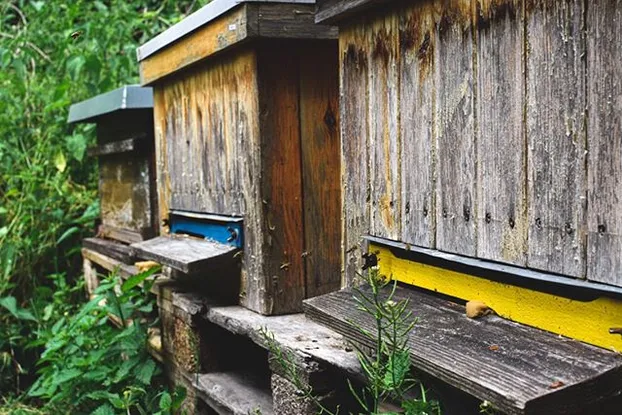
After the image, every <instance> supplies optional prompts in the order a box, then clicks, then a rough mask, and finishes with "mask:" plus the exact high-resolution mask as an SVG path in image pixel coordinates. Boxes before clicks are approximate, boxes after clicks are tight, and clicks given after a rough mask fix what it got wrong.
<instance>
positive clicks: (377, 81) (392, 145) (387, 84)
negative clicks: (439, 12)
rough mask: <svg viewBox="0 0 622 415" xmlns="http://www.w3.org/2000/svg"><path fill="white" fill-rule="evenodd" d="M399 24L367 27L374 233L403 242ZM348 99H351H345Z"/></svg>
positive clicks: (392, 20) (380, 21)
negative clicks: (399, 107) (401, 238)
mask: <svg viewBox="0 0 622 415" xmlns="http://www.w3.org/2000/svg"><path fill="white" fill-rule="evenodd" d="M397 25H398V22H397V18H396V16H395V15H394V14H390V15H388V16H386V17H379V18H376V19H374V20H373V21H372V22H371V23H370V24H369V26H367V36H369V37H368V43H367V45H366V49H367V51H368V54H369V57H368V60H369V84H368V88H369V92H368V96H369V101H368V104H369V110H368V117H369V120H368V122H369V151H370V152H371V158H370V173H369V174H370V184H371V188H370V191H371V194H370V199H371V210H372V213H371V224H370V229H371V233H372V234H374V235H377V236H381V237H384V238H389V239H400V236H401V233H400V225H401V223H400V213H401V200H400V194H401V191H400V145H399V143H400V137H399V111H398V100H399V91H400V90H399V88H398V86H397V82H398V76H399V75H398V70H399V68H398V60H399V54H398V27H397ZM345 99H348V97H346V98H345Z"/></svg>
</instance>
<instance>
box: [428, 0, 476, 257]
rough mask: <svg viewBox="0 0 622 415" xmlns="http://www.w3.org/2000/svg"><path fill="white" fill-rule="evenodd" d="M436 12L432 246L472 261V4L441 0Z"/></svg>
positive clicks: (473, 187)
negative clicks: (459, 254) (438, 12)
mask: <svg viewBox="0 0 622 415" xmlns="http://www.w3.org/2000/svg"><path fill="white" fill-rule="evenodd" d="M439 10H440V11H441V15H440V16H439V21H438V22H437V27H438V29H437V32H436V36H437V39H436V40H435V44H436V46H437V47H436V52H437V55H436V57H437V62H436V66H435V85H436V98H435V99H436V120H435V125H436V128H437V131H436V134H437V146H436V147H437V148H436V154H437V160H438V162H437V167H436V177H437V182H436V184H437V196H436V218H437V220H436V223H437V230H436V246H437V248H438V249H440V250H442V251H449V252H459V253H461V254H464V255H470V256H474V255H475V253H476V240H477V237H476V229H475V221H474V220H473V217H474V216H475V215H476V192H475V189H476V182H475V179H476V172H475V161H476V156H475V151H476V149H475V132H474V128H475V126H474V125H475V124H474V112H475V110H474V95H475V92H474V86H473V36H472V9H471V2H470V1H468V0H459V1H449V0H442V1H440V3H439ZM467 218H468V219H469V220H468V221H467V220H466V219H467Z"/></svg>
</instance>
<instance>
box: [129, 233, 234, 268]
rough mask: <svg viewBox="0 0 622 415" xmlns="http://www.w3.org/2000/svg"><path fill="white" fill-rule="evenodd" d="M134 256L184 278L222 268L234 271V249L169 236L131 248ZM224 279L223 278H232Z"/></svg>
mask: <svg viewBox="0 0 622 415" xmlns="http://www.w3.org/2000/svg"><path fill="white" fill-rule="evenodd" d="M131 247H132V251H133V252H134V256H136V257H138V258H143V259H148V260H152V261H156V262H158V263H160V264H162V265H168V266H170V267H172V268H174V269H176V270H179V271H182V272H184V273H186V274H192V273H197V272H201V271H205V270H208V269H210V268H215V267H219V266H221V265H223V264H231V266H232V268H233V264H234V262H235V261H234V255H235V253H236V252H237V251H238V249H237V248H236V247H233V246H229V245H224V244H220V243H217V242H210V241H206V240H202V239H197V238H192V237H187V236H178V235H168V236H159V237H157V238H153V239H150V240H148V241H144V242H139V243H135V244H132V245H131ZM235 277H236V275H235V274H234V273H233V272H232V275H226V273H225V272H223V275H222V278H225V279H226V278H235Z"/></svg>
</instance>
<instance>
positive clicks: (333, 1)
mask: <svg viewBox="0 0 622 415" xmlns="http://www.w3.org/2000/svg"><path fill="white" fill-rule="evenodd" d="M390 1H392V0H319V1H317V9H316V12H315V23H324V24H333V23H335V22H338V21H340V20H344V19H346V18H347V17H350V16H353V15H355V14H357V13H361V12H363V11H366V10H369V9H371V8H374V7H378V6H381V5H383V4H386V3H389V2H390Z"/></svg>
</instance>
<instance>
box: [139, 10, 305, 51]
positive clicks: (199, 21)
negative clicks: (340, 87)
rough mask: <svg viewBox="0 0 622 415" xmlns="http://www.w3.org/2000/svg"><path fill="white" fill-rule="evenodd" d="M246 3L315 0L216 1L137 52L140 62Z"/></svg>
mask: <svg viewBox="0 0 622 415" xmlns="http://www.w3.org/2000/svg"><path fill="white" fill-rule="evenodd" d="M244 3H289V4H315V0H214V1H211V2H210V3H208V4H207V5H205V6H203V7H202V8H200V9H199V10H197V11H196V12H194V13H192V14H191V15H190V16H188V17H186V18H185V19H183V20H182V21H181V22H179V23H177V24H176V25H174V26H171V27H170V28H168V29H167V30H165V31H164V32H162V33H160V34H159V35H157V36H156V37H154V38H153V39H151V40H149V41H148V42H147V43H145V44H144V45H142V46H140V47H139V48H138V49H137V50H136V55H137V58H138V61H139V62H140V61H142V60H143V59H145V58H147V57H149V56H150V55H153V54H154V53H156V52H157V51H159V50H160V49H163V48H165V47H166V46H168V45H170V44H171V43H174V42H175V41H177V40H179V39H181V38H182V37H184V36H186V35H188V34H190V33H192V32H194V31H195V30H197V29H198V28H200V27H201V26H204V25H206V24H207V23H209V22H211V21H212V20H214V19H216V18H217V17H219V16H221V15H223V14H225V13H226V12H228V11H229V10H231V9H233V8H234V7H236V6H238V5H240V4H244Z"/></svg>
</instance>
